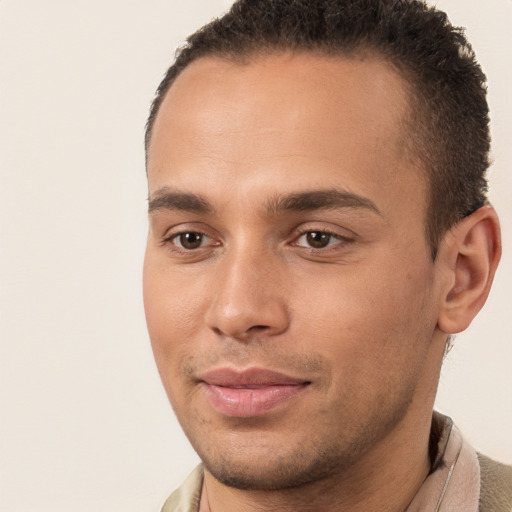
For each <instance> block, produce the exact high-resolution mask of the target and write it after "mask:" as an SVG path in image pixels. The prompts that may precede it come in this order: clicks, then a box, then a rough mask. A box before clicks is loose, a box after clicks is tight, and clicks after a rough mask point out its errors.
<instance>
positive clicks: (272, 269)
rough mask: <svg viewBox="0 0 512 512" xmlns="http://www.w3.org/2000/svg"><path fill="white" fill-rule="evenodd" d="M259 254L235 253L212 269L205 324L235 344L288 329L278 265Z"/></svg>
mask: <svg viewBox="0 0 512 512" xmlns="http://www.w3.org/2000/svg"><path fill="white" fill-rule="evenodd" d="M277 259H278V258H277V257H276V256H273V255H270V254H268V253H265V251H261V252H260V253H258V254H256V253H255V252H254V251H250V250H249V249H246V250H243V249H242V250H239V251H237V252H236V253H232V254H230V255H225V256H224V257H222V258H221V260H222V261H221V262H219V264H218V265H217V266H216V269H215V270H216V272H215V278H214V282H213V290H214V291H213V293H212V294H211V295H210V297H212V300H211V303H210V306H209V308H208V310H207V313H206V317H205V321H206V323H207V325H208V327H209V328H210V329H212V330H213V331H214V332H215V333H216V334H218V335H220V336H225V337H229V338H232V339H236V340H239V341H245V342H247V341H250V339H253V338H258V337H261V336H263V337H269V336H275V335H278V334H281V333H283V332H284V331H286V329H287V328H288V324H289V311H288V308H287V301H286V297H285V290H284V287H283V286H282V283H283V280H282V278H283V275H282V274H283V271H282V269H281V266H282V264H281V263H280V262H279V261H276V260H277Z"/></svg>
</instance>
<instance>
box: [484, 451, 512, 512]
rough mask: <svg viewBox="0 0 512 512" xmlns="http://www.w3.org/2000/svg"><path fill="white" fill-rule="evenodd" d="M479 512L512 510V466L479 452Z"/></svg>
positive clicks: (511, 511)
mask: <svg viewBox="0 0 512 512" xmlns="http://www.w3.org/2000/svg"><path fill="white" fill-rule="evenodd" d="M478 461H479V463H480V505H479V509H478V510H479V512H512V466H507V465H506V464H502V463H501V462H497V461H495V460H493V459H491V458H490V457H487V456H486V455H482V454H481V453H478Z"/></svg>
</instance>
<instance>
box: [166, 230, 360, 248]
mask: <svg viewBox="0 0 512 512" xmlns="http://www.w3.org/2000/svg"><path fill="white" fill-rule="evenodd" d="M312 234H316V235H321V237H328V240H327V244H326V245H325V246H323V247H313V246H312V245H311V241H308V242H307V244H308V245H301V244H299V241H300V239H301V238H303V237H307V236H308V235H312ZM188 235H195V236H196V237H200V238H201V240H200V242H199V243H200V245H198V246H197V247H192V248H186V247H183V241H184V240H181V242H180V245H178V244H177V243H176V241H177V240H180V238H181V237H186V236H188ZM205 239H210V240H212V241H213V242H214V243H212V244H209V245H203V242H204V241H205ZM333 240H334V241H335V243H332V242H333ZM353 241H354V239H353V238H349V237H345V236H342V235H339V234H337V233H334V232H332V231H329V230H327V229H304V230H302V231H300V232H298V233H297V235H296V236H295V237H294V239H293V241H292V242H291V245H292V246H295V247H299V248H301V249H304V250H308V251H310V252H312V253H325V252H327V251H329V250H331V251H332V250H336V248H337V246H338V245H339V244H341V245H342V246H345V245H347V244H350V243H351V242H353ZM163 245H167V246H169V247H170V250H171V251H173V252H176V253H181V254H195V253H197V252H198V251H199V250H201V249H208V248H213V247H215V246H218V245H220V242H217V243H215V241H214V239H213V238H212V237H210V236H208V235H207V234H206V233H203V232H201V231H193V230H190V231H181V232H179V233H173V234H171V235H170V236H167V237H166V238H164V239H163Z"/></svg>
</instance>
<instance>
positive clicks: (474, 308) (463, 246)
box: [436, 205, 501, 334]
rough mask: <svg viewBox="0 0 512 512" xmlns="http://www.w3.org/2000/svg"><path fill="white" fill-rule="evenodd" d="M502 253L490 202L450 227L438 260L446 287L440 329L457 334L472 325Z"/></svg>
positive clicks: (442, 302) (498, 231) (497, 221)
mask: <svg viewBox="0 0 512 512" xmlns="http://www.w3.org/2000/svg"><path fill="white" fill-rule="evenodd" d="M500 256H501V236H500V224H499V220H498V216H497V215H496V212H495V211H494V209H493V208H492V206H490V205H487V206H483V207H482V208H479V209H478V210H477V211H476V212H474V213H473V214H471V215H469V216H468V217H465V218H464V219H462V220H461V221H460V222H458V223H457V224H456V225H455V226H454V227H453V228H452V229H450V231H448V233H447V234H446V236H445V237H444V239H443V241H442V242H441V245H440V247H439V252H438V258H437V261H436V265H439V266H440V267H441V273H442V276H443V287H444V288H443V290H442V295H441V297H440V298H441V304H440V310H439V317H438V327H439V329H441V331H443V332H445V333H446V334H455V333H457V332H460V331H463V330H464V329H466V328H467V327H468V326H469V324H470V323H471V321H472V320H473V318H474V317H475V316H476V314H477V313H478V312H479V311H480V309H481V308H482V306H483V305H484V303H485V301H486V300H487V296H488V295H489V290H490V289H491V284H492V281H493V279H494V274H495V272H496V268H497V266H498V263H499V260H500Z"/></svg>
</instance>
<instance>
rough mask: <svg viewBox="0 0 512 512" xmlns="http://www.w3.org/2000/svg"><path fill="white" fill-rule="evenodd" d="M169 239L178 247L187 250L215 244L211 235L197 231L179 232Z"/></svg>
mask: <svg viewBox="0 0 512 512" xmlns="http://www.w3.org/2000/svg"><path fill="white" fill-rule="evenodd" d="M167 241H168V242H170V243H172V244H173V245H175V246H176V247H177V248H178V249H184V250H187V251H191V250H194V249H199V248H201V247H205V246H208V245H212V244H213V240H212V239H211V238H210V237H209V236H206V235H205V234H204V233H198V232H195V231H187V232H184V233H178V234H176V235H173V236H171V237H169V238H168V239H167Z"/></svg>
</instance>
